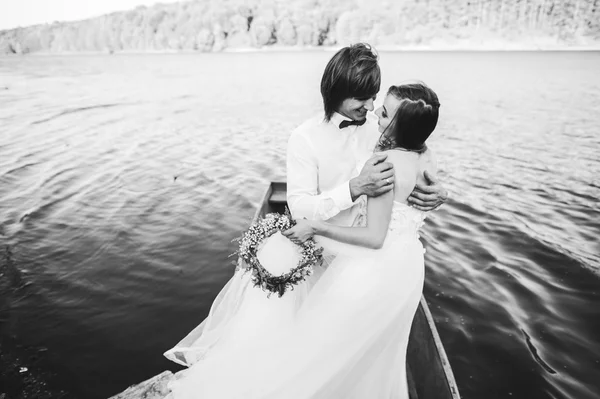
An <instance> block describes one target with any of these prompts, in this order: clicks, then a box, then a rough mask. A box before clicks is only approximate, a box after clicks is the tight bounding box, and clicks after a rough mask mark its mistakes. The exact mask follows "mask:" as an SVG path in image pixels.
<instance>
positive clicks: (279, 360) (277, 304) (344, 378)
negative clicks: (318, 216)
mask: <svg viewBox="0 0 600 399" xmlns="http://www.w3.org/2000/svg"><path fill="white" fill-rule="evenodd" d="M392 212H393V215H392V220H391V222H390V227H389V231H388V234H387V237H386V239H385V242H384V245H383V247H382V248H381V249H379V250H371V249H365V248H361V247H356V246H351V245H346V244H341V243H337V242H335V241H332V240H328V239H324V238H320V237H317V239H318V241H319V244H320V245H322V246H323V247H324V248H325V251H326V253H328V254H335V256H334V257H331V258H328V266H327V267H326V269H324V271H323V272H322V273H321V274H319V275H316V276H315V279H313V280H312V281H310V282H309V283H308V284H306V285H301V286H297V287H296V289H295V290H294V291H291V292H287V293H286V294H285V295H284V296H283V297H282V298H278V297H277V296H276V295H272V296H271V297H270V298H267V296H266V293H265V292H264V291H262V290H260V289H258V288H254V287H252V284H251V283H250V276H249V275H246V274H244V273H243V272H241V271H238V272H236V274H235V275H234V277H233V278H232V279H231V280H230V281H229V283H228V284H227V285H226V286H225V287H224V288H223V290H222V291H221V293H220V294H219V296H218V297H217V299H216V300H215V302H214V304H213V307H212V309H211V312H210V314H209V316H208V317H207V319H206V320H205V321H204V322H203V323H202V324H201V325H200V326H199V327H198V328H196V329H195V330H194V331H192V332H191V333H190V334H189V335H188V336H187V337H186V338H185V339H184V340H183V341H182V342H180V343H179V344H178V345H177V346H176V347H175V348H173V349H171V350H170V351H168V352H166V353H165V355H166V356H167V357H168V358H169V359H171V360H174V361H176V362H178V363H180V364H184V365H187V366H190V367H189V368H188V369H187V370H185V371H184V372H183V373H181V375H180V376H179V378H178V379H177V380H176V381H174V382H172V383H171V385H170V387H171V390H172V393H171V395H172V397H173V398H175V399H184V398H185V399H192V398H193V399H234V398H236V399H237V398H239V399H254V398H256V399H259V398H260V399H275V398H277V399H282V398H285V399H309V398H310V399H337V398H339V399H342V398H343V399H359V398H360V399H364V398H370V399H384V398H385V399H392V398H393V399H400V398H405V399H408V388H407V381H406V349H407V344H408V337H409V332H410V328H411V323H412V319H413V317H414V314H415V311H416V309H417V306H418V304H419V299H420V297H421V293H422V290H423V279H424V263H423V253H424V249H423V246H422V245H421V242H420V241H419V235H418V230H419V228H420V227H421V225H422V224H423V220H424V218H425V215H424V213H423V212H420V211H418V210H416V209H414V208H411V207H409V206H407V205H405V204H402V203H399V202H395V203H394V206H393V211H392ZM283 247H284V246H280V248H282V249H281V251H282V252H283V251H288V254H287V258H293V256H289V249H284V248H283ZM278 252H279V250H276V251H271V253H270V254H269V256H264V258H269V259H261V262H262V263H263V264H265V262H266V263H269V262H273V261H278V262H284V261H285V259H287V258H286V257H285V256H281V254H278ZM293 263H294V264H295V260H294V262H293Z"/></svg>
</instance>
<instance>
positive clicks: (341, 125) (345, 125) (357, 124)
mask: <svg viewBox="0 0 600 399" xmlns="http://www.w3.org/2000/svg"><path fill="white" fill-rule="evenodd" d="M366 121H367V118H365V119H363V120H361V121H345V120H344V121H341V122H340V129H343V128H345V127H348V126H351V125H356V126H362V125H364V124H365V122H366Z"/></svg>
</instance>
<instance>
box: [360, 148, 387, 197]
mask: <svg viewBox="0 0 600 399" xmlns="http://www.w3.org/2000/svg"><path fill="white" fill-rule="evenodd" d="M386 159H387V155H386V154H375V155H373V156H372V157H371V158H370V159H369V160H368V161H367V163H365V166H364V167H363V168H362V170H361V171H360V175H358V176H356V177H355V178H354V179H352V180H350V195H351V196H352V201H356V199H357V198H358V197H360V196H361V195H367V196H368V197H377V196H379V195H381V194H384V193H387V192H388V191H390V190H392V189H393V188H394V165H392V164H391V163H390V162H385V160H386Z"/></svg>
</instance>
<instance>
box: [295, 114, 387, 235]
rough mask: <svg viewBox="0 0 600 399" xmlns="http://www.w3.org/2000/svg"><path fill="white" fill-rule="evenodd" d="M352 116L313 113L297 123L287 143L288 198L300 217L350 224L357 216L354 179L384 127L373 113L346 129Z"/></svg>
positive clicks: (341, 224) (296, 215)
mask: <svg viewBox="0 0 600 399" xmlns="http://www.w3.org/2000/svg"><path fill="white" fill-rule="evenodd" d="M343 120H350V119H349V118H346V117H344V116H342V115H340V114H338V113H334V114H333V116H332V117H331V120H330V121H329V122H327V121H324V120H323V116H322V115H320V116H317V117H314V118H311V119H309V120H307V121H306V122H304V123H303V124H302V125H300V126H299V127H298V128H296V129H295V130H294V131H293V132H292V135H291V136H290V139H289V141H288V148H287V200H288V206H289V208H290V211H291V212H292V215H293V217H294V218H296V219H297V218H307V219H311V220H329V221H330V222H332V223H334V224H337V225H340V226H350V225H352V223H353V222H354V220H355V218H356V216H357V211H358V210H357V207H355V206H354V205H355V204H356V202H353V201H352V197H351V195H350V185H349V182H350V179H352V178H353V177H356V176H358V175H359V173H360V170H361V169H362V167H363V165H364V163H365V161H366V160H367V159H369V157H370V156H371V155H372V154H373V149H374V148H375V145H376V144H377V141H378V139H379V136H380V133H379V131H378V130H377V122H376V119H375V117H373V116H372V115H371V114H368V115H367V121H366V122H365V124H364V125H362V126H356V125H353V126H349V127H345V128H343V129H340V128H339V124H340V122H341V121H343Z"/></svg>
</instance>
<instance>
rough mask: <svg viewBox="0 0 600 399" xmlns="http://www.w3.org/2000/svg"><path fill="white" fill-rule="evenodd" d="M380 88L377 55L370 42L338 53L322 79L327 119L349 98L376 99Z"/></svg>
mask: <svg viewBox="0 0 600 399" xmlns="http://www.w3.org/2000/svg"><path fill="white" fill-rule="evenodd" d="M380 86H381V71H380V70H379V64H377V53H375V51H374V49H373V48H372V47H371V46H370V45H369V44H367V43H358V44H353V45H351V46H348V47H344V48H343V49H341V50H339V51H338V52H337V53H335V55H334V56H333V57H332V58H331V60H329V62H328V63H327V66H326V67H325V71H324V72H323V77H322V78H321V95H322V96H323V105H324V107H325V120H326V121H329V120H330V119H331V116H332V115H333V113H334V112H335V111H336V110H337V109H338V107H339V106H340V105H341V104H342V102H343V101H344V100H345V99H347V98H358V99H368V98H371V97H375V95H376V94H377V93H378V92H379V88H380Z"/></svg>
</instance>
